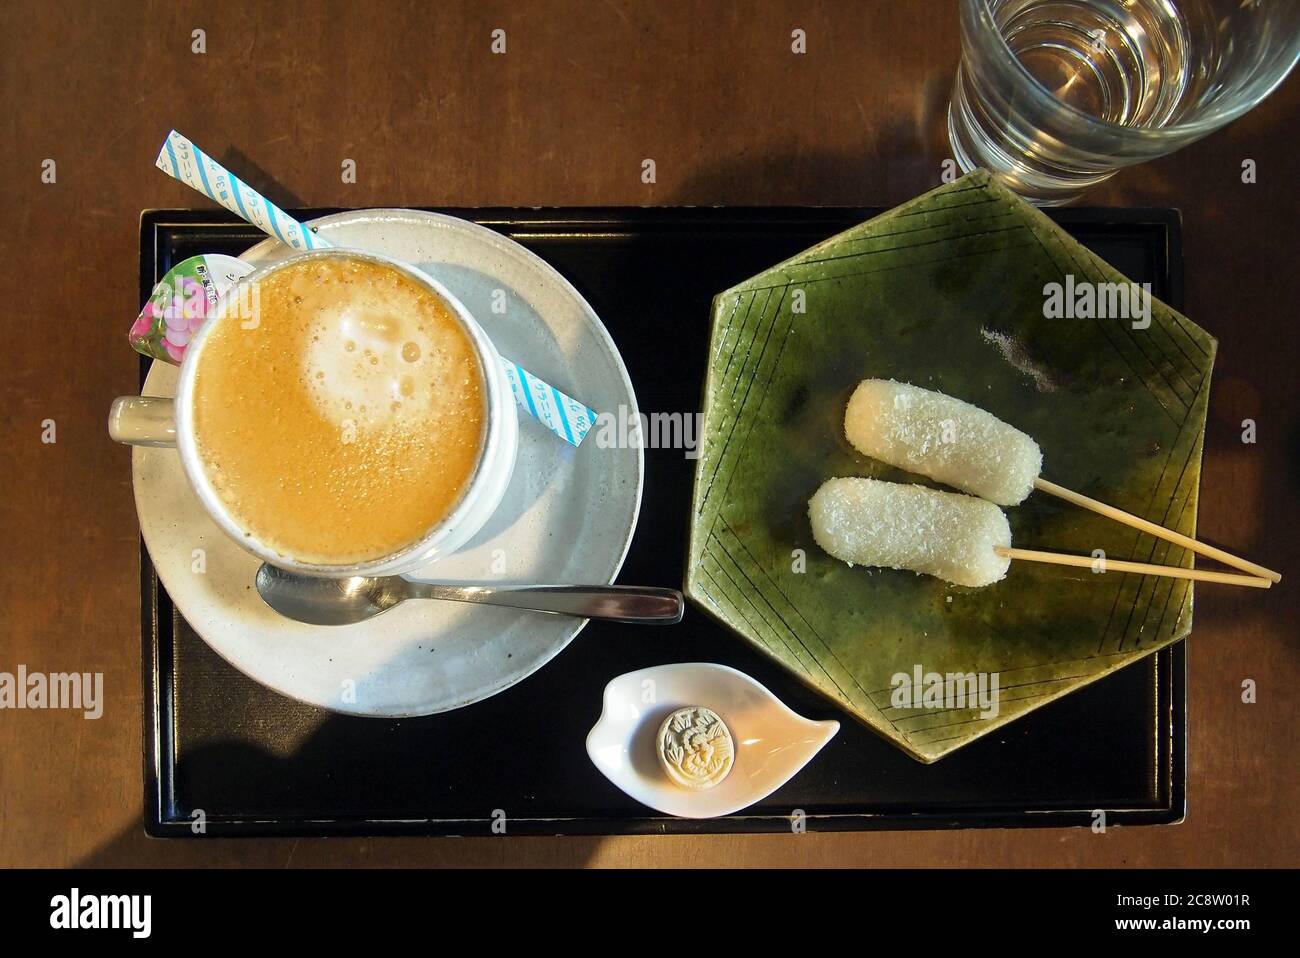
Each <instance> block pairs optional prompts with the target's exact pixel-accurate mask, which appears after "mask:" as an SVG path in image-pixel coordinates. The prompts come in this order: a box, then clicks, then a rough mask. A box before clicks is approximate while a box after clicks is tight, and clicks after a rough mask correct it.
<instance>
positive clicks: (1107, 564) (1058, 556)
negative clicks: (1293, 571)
mask: <svg viewBox="0 0 1300 958" xmlns="http://www.w3.org/2000/svg"><path fill="white" fill-rule="evenodd" d="M993 551H994V552H996V553H997V554H998V555H1000V556H1003V557H1004V558H1007V559H1021V560H1025V561H1028V562H1047V563H1050V564H1052V565H1068V566H1074V567H1075V568H1077V569H1090V568H1092V567H1093V565H1094V564H1095V563H1097V562H1101V563H1102V564H1103V566H1102V568H1103V572H1138V573H1141V574H1142V575H1162V576H1166V577H1168V578H1171V579H1195V580H1196V581H1197V582H1219V583H1222V584H1223V585H1245V586H1250V587H1251V588H1253V589H1267V588H1270V587H1271V586H1272V585H1273V583H1272V581H1270V580H1269V579H1263V578H1260V577H1259V576H1253V575H1236V574H1235V573H1231V572H1211V571H1210V570H1208V569H1184V568H1183V567H1182V566H1175V565H1152V564H1151V563H1149V562H1129V561H1128V560H1127V559H1094V558H1093V557H1092V556H1078V555H1071V554H1069V553H1066V552H1039V551H1037V550H1035V549H1010V548H1007V547H1006V546H994V547H993Z"/></svg>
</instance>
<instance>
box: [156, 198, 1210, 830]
mask: <svg viewBox="0 0 1300 958" xmlns="http://www.w3.org/2000/svg"><path fill="white" fill-rule="evenodd" d="M331 212H337V211H336V210H302V211H297V212H295V213H294V215H296V216H298V217H299V218H300V219H310V218H312V217H315V216H320V215H324V214H326V213H331ZM439 212H445V213H451V214H453V215H456V216H461V217H464V218H466V219H470V220H473V221H475V222H478V223H481V224H483V225H485V226H488V227H490V228H492V229H495V230H497V231H499V232H501V233H503V234H505V235H506V236H509V237H511V238H512V239H514V240H516V241H518V242H520V243H522V244H523V245H524V246H526V247H528V248H529V249H532V250H534V251H535V252H537V253H538V254H540V255H541V256H542V257H544V258H545V259H546V260H548V261H549V262H550V263H551V264H553V265H554V266H555V267H556V268H557V269H559V270H560V272H561V273H563V274H564V275H565V276H566V277H567V278H568V279H569V280H570V281H571V282H572V283H573V284H574V285H575V286H576V287H577V288H578V289H579V291H581V292H582V294H583V295H584V296H585V297H586V298H587V300H588V301H589V302H590V303H591V305H592V306H593V307H594V308H595V310H596V312H597V313H598V314H599V315H600V316H601V318H602V319H603V320H604V322H605V325H606V326H607V327H608V328H609V331H610V334H611V335H612V336H613V338H614V341H615V343H617V345H618V347H619V349H620V350H621V352H622V354H623V358H624V361H625V362H626V364H627V367H628V371H629V373H630V374H631V377H632V382H633V384H634V386H635V387H636V391H637V399H638V402H639V404H640V407H641V409H642V411H644V412H647V413H649V412H693V411H696V410H698V408H699V400H700V394H701V387H702V383H703V376H704V366H705V359H706V354H707V344H708V337H709V303H710V300H711V298H712V297H713V295H714V294H715V293H717V292H718V291H719V290H721V289H725V288H727V287H729V286H731V285H733V284H734V283H737V282H739V281H740V280H742V279H744V278H746V277H748V276H751V275H753V274H755V273H757V272H759V271H760V270H761V269H763V268H764V267H766V266H768V265H771V264H772V263H775V262H777V261H779V260H782V259H785V258H786V257H788V256H790V255H792V254H794V253H796V252H798V251H800V250H802V249H804V248H806V247H808V246H810V245H812V244H813V243H815V242H818V241H819V240H822V239H824V238H826V237H827V236H830V235H832V234H834V233H837V232H839V231H840V230H842V229H844V228H846V227H848V226H850V225H853V224H855V223H858V222H861V221H862V220H864V219H867V218H869V217H871V216H873V215H875V214H876V213H878V212H880V211H879V210H871V209H842V208H816V209H788V208H739V209H707V208H678V209H622V208H613V209H554V210H531V209H450V210H440V211H439ZM1052 215H1053V218H1054V219H1056V220H1057V221H1058V222H1059V223H1060V224H1061V225H1062V226H1063V227H1065V228H1066V229H1067V230H1068V231H1069V232H1071V233H1072V234H1073V235H1074V236H1075V237H1077V238H1078V239H1079V240H1080V242H1082V243H1083V244H1084V245H1085V246H1088V247H1089V248H1090V249H1092V250H1094V251H1095V252H1096V253H1098V254H1099V255H1100V256H1101V257H1102V258H1104V259H1106V260H1107V261H1109V262H1110V263H1111V264H1112V265H1114V266H1115V267H1116V268H1117V269H1119V270H1120V271H1121V272H1122V273H1124V274H1126V275H1127V276H1128V277H1130V278H1131V279H1133V280H1135V281H1137V282H1150V283H1151V284H1152V289H1153V292H1154V293H1155V295H1156V296H1158V297H1159V298H1160V299H1163V300H1164V301H1165V302H1167V303H1169V304H1170V305H1172V306H1174V307H1175V308H1181V306H1182V276H1181V269H1182V262H1181V253H1180V249H1179V235H1180V234H1179V218H1178V214H1177V213H1176V212H1173V211H1167V210H1095V209H1070V210H1063V211H1058V212H1055V213H1053V214H1052ZM261 239H262V235H261V234H260V233H259V232H258V231H257V230H256V229H255V228H253V227H251V226H249V225H247V224H245V223H242V222H240V221H238V220H236V219H235V218H234V217H232V216H231V215H230V214H227V213H225V212H224V211H207V210H153V211H149V212H146V213H145V214H144V215H143V217H142V218H141V255H140V296H141V303H142V304H143V302H144V299H145V298H146V297H147V296H148V294H149V292H150V290H151V289H152V287H153V284H154V283H155V282H156V280H157V278H158V277H161V276H162V274H163V273H165V272H166V271H167V269H169V268H170V267H171V266H172V265H173V264H174V263H176V262H179V261H180V260H182V259H184V258H186V257H189V256H193V255H195V254H198V253H213V252H219V253H229V254H238V253H240V252H242V251H243V250H245V249H247V248H248V247H249V246H251V245H253V244H254V243H256V242H258V241H260V240H261ZM147 367H148V361H147V360H142V362H141V381H143V377H144V373H145V372H146V371H147ZM693 469H694V460H692V459H689V458H687V457H686V456H685V455H684V454H683V452H682V451H681V450H667V449H649V450H647V451H646V487H645V496H644V501H643V503H642V509H641V518H640V524H639V526H638V530H637V534H636V538H635V539H634V541H633V544H632V549H631V552H630V553H629V555H628V559H627V562H626V564H625V565H624V567H623V572H622V574H621V576H620V581H623V582H634V583H640V584H650V585H680V583H681V582H682V579H683V562H684V561H685V560H684V557H685V555H686V537H687V525H688V519H689V509H690V498H691V482H692V475H693ZM141 624H142V632H143V642H144V665H143V669H144V690H145V696H144V703H145V708H144V723H145V735H144V767H145V826H146V829H147V830H148V832H149V833H150V834H152V835H157V836H190V835H193V834H195V829H193V828H192V827H191V826H192V825H193V822H194V820H195V817H196V813H197V812H199V811H200V810H201V812H202V819H203V821H204V823H205V830H204V834H206V835H327V834H438V835H442V834H449V835H488V834H493V829H492V825H493V822H494V821H500V820H501V816H502V815H503V814H504V816H505V819H504V820H505V828H506V833H507V834H620V833H624V834H642V833H653V832H664V833H705V832H747V831H756V832H758V831H787V830H789V829H790V828H791V818H790V816H791V814H792V813H793V812H794V811H795V810H796V809H799V810H802V812H803V813H804V816H805V818H804V821H805V823H806V828H807V829H808V830H810V831H825V830H856V829H881V828H893V829H912V828H960V827H981V826H986V827H987V826H992V827H1022V826H1023V827H1028V826H1045V825H1091V824H1092V823H1093V821H1094V819H1095V813H1096V811H1098V810H1102V811H1104V812H1105V813H1106V822H1107V824H1108V825H1113V824H1125V825H1135V824H1162V823H1172V822H1178V821H1180V820H1181V819H1182V817H1183V813H1184V807H1185V796H1186V761H1185V758H1186V756H1185V751H1186V746H1185V730H1186V715H1187V712H1186V699H1185V689H1186V683H1185V670H1186V653H1185V648H1184V644H1183V643H1177V644H1175V645H1173V646H1171V647H1169V648H1166V649H1164V650H1162V651H1160V652H1158V653H1156V654H1154V655H1152V656H1150V657H1148V658H1146V659H1144V660H1142V661H1141V662H1139V663H1137V664H1135V665H1133V666H1131V667H1129V668H1127V669H1124V670H1122V671H1120V672H1117V673H1116V674H1114V675H1112V676H1109V677H1108V678H1106V679H1103V680H1101V681H1099V682H1097V683H1095V684H1093V685H1091V686H1088V687H1086V688H1084V689H1081V690H1080V691H1078V692H1076V693H1074V694H1072V695H1070V696H1067V697H1065V698H1063V699H1061V700H1059V701H1057V702H1053V703H1051V704H1049V705H1047V706H1045V707H1043V708H1041V709H1039V710H1038V711H1036V712H1034V713H1032V714H1031V715H1029V716H1027V717H1025V718H1024V719H1022V720H1020V721H1017V722H1016V723H1014V724H1012V725H1010V726H1008V727H1007V729H1006V730H1005V732H1004V733H1003V734H998V735H990V736H988V737H986V738H984V739H982V740H980V741H978V742H975V743H973V744H972V745H970V746H968V747H966V748H964V749H962V750H961V751H960V752H957V753H955V754H953V755H951V756H949V757H948V758H945V759H944V760H943V761H941V762H938V763H937V764H934V765H922V764H920V763H918V762H916V761H914V760H913V759H911V758H909V757H908V756H907V755H905V754H904V753H903V752H901V751H899V750H898V749H896V748H894V747H893V746H892V745H890V744H889V743H887V742H885V741H884V740H883V739H880V738H878V737H877V736H876V735H875V734H874V733H872V732H870V731H869V730H868V729H867V728H866V727H865V726H862V725H860V724H858V723H856V722H855V721H854V720H852V719H850V718H848V717H847V716H845V715H842V714H840V713H839V711H838V710H837V709H836V708H835V707H834V706H832V705H831V704H829V703H828V702H827V701H825V700H823V699H821V698H820V697H819V696H818V695H817V694H816V693H814V692H812V691H810V690H808V689H807V688H805V687H804V686H803V685H802V684H801V683H800V682H799V681H797V680H796V679H794V678H793V677H791V676H789V675H787V674H786V673H784V672H783V671H782V670H781V669H780V668H779V667H778V666H776V665H774V664H773V663H771V662H770V661H768V660H767V659H765V658H763V657H761V656H760V655H759V654H758V653H757V652H754V651H751V650H750V648H749V647H747V646H746V644H745V643H743V642H742V641H740V640H738V639H737V638H736V637H734V636H733V635H731V634H730V633H729V632H728V631H727V630H726V629H724V628H723V627H722V626H720V625H718V624H717V623H715V622H714V621H713V620H711V619H709V618H708V617H706V616H705V615H703V614H702V613H700V612H699V611H698V610H696V609H693V608H688V610H687V613H686V617H685V619H684V620H683V622H682V623H681V625H679V626H676V627H674V628H668V629H664V628H646V627H641V628H637V627H633V626H620V625H615V624H606V623H591V624H589V625H588V626H587V627H586V629H584V630H583V631H582V633H581V634H580V635H579V636H578V637H577V638H576V639H575V640H574V641H573V643H572V644H571V645H570V646H569V648H568V649H566V650H565V651H564V652H562V653H561V654H560V655H559V656H558V657H557V658H556V659H555V660H554V661H553V662H551V663H550V664H549V665H547V666H546V667H545V668H543V669H542V670H541V671H540V672H538V673H536V674H535V675H533V676H531V677H530V678H528V679H526V680H524V681H523V682H521V683H520V684H518V685H516V686H515V687H513V688H511V689H509V690H507V691H505V692H503V693H501V694H499V695H497V696H495V697H493V698H490V699H488V700H486V701H483V702H480V703H477V704H475V705H471V706H469V707H466V708H463V709H459V710H457V711H454V712H448V713H443V714H441V715H434V716H429V717H427V718H419V719H401V720H387V719H363V718H354V717H349V716H344V715H336V714H333V713H329V712H325V711H323V710H320V709H317V708H313V707H311V706H307V705H303V704H301V703H299V702H295V701H292V700H290V699H287V698H284V697H282V696H280V695H278V694H277V693H275V692H272V691H270V690H268V689H265V688H263V687H261V686H259V685H257V684H256V683H255V682H253V681H252V680H251V679H248V678H246V677H245V676H244V675H242V674H241V673H239V672H238V671H236V670H235V669H234V668H233V667H231V666H229V665H227V664H226V662H225V661H224V660H222V659H221V658H220V657H219V656H218V655H217V654H216V653H215V652H213V651H212V650H211V649H209V648H208V647H207V645H206V644H204V642H203V640H202V639H200V638H199V637H198V635H196V634H195V632H194V631H193V630H192V629H191V628H190V626H189V625H188V624H187V623H186V622H185V621H184V620H183V619H181V618H180V617H179V615H178V614H177V613H176V612H175V610H174V609H173V607H172V604H171V602H170V600H169V598H168V596H167V594H166V592H165V591H164V590H163V588H162V586H161V584H160V583H159V582H158V579H157V577H156V576H155V574H154V570H153V567H152V565H151V564H150V561H149V556H148V553H147V552H145V551H144V550H143V548H142V550H141ZM685 661H708V662H720V663H723V664H726V665H730V666H733V667H735V668H738V669H740V670H742V671H744V672H747V673H749V674H750V675H752V676H754V678H756V679H757V680H758V681H760V682H762V683H763V684H764V685H766V686H768V688H770V689H772V691H773V692H775V693H776V694H777V695H778V696H780V697H781V698H782V699H783V700H784V701H785V702H786V703H787V704H788V705H790V707H791V708H793V709H795V710H796V711H798V712H800V713H802V714H804V715H807V716H809V717H811V718H839V719H840V721H841V724H842V726H843V728H842V729H841V731H840V734H839V735H837V736H836V737H835V739H833V740H832V741H831V743H830V744H829V745H828V746H827V747H826V749H825V750H824V751H823V752H822V753H821V754H820V755H818V756H817V758H816V759H814V760H813V762H812V763H811V764H810V765H809V766H808V767H807V768H805V769H804V770H803V772H801V773H800V774H799V775H798V776H797V777H796V778H795V779H794V780H793V781H791V782H790V783H788V784H787V785H785V786H784V787H783V788H781V789H780V790H778V791H777V792H776V793H775V794H773V795H772V796H770V797H769V798H768V799H766V800H764V801H763V802H760V803H759V804H758V805H755V806H753V807H751V808H749V809H747V810H746V811H744V812H743V813H741V814H738V815H734V816H730V817H727V818H722V819H714V820H709V821H687V820H683V819H676V818H671V817H668V816H664V815H660V814H659V813H657V812H653V811H652V810H650V809H647V808H645V807H643V806H641V805H640V804H638V803H637V802H635V801H633V800H632V799H630V798H628V797H627V796H625V795H623V793H622V792H620V791H618V790H617V789H616V788H615V787H614V786H613V785H612V784H611V783H610V782H608V781H607V780H606V779H605V778H604V777H603V776H602V775H601V774H600V773H599V772H597V771H596V769H595V768H594V767H593V766H592V764H591V763H590V762H589V761H588V759H587V755H586V751H585V749H584V740H585V738H586V735H587V731H588V730H589V729H590V727H591V726H592V724H593V723H594V722H595V721H596V719H597V717H598V716H599V714H600V710H601V692H602V690H603V688H604V686H605V683H606V682H607V681H608V680H609V679H611V678H613V677H614V676H616V675H619V674H621V673H623V672H627V671H631V670H633V669H639V668H644V667H647V666H650V665H658V664H662V663H666V662H685ZM543 709H547V710H548V711H549V716H550V718H549V721H548V722H547V723H545V724H543V723H540V722H537V721H536V717H537V715H538V714H539V713H540V712H541V711H542V710H543ZM467 729H473V730H474V734H473V735H465V734H463V733H464V732H465V730H467ZM484 729H490V730H491V736H490V737H491V739H492V741H494V742H495V747H493V748H488V749H485V748H484V747H483V742H484V732H483V730H484ZM462 743H472V744H462ZM498 830H499V829H498Z"/></svg>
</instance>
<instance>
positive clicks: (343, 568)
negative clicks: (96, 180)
mask: <svg viewBox="0 0 1300 958" xmlns="http://www.w3.org/2000/svg"><path fill="white" fill-rule="evenodd" d="M338 257H346V258H348V259H359V260H363V261H366V262H370V263H377V264H381V265H384V266H389V267H392V268H393V269H396V270H398V271H399V272H401V273H403V274H404V275H406V276H407V277H409V278H410V279H411V280H413V281H414V282H415V283H417V284H418V285H420V286H422V287H424V288H425V289H427V290H429V291H430V292H432V293H434V294H435V295H437V296H438V297H439V298H440V299H442V300H443V302H445V303H446V304H447V306H448V307H449V309H450V311H451V313H452V315H453V316H454V317H455V318H456V319H457V320H458V321H459V322H460V325H461V327H462V329H464V331H465V333H466V335H467V336H468V337H469V341H470V343H471V345H472V347H473V349H474V354H475V356H476V358H477V359H478V362H479V366H480V368H481V369H482V371H483V379H484V386H485V388H484V390H483V395H484V401H485V404H486V407H487V408H486V410H485V414H486V415H485V417H484V422H485V428H484V435H483V444H482V447H481V449H480V450H479V457H478V461H477V463H475V466H474V471H473V473H472V475H471V476H470V480H469V483H468V484H467V485H466V487H465V491H464V492H463V493H462V494H461V497H460V499H459V501H458V502H457V503H456V505H455V506H454V507H453V508H452V510H451V512H450V513H448V514H447V516H446V517H445V518H444V519H443V520H442V521H441V522H439V523H438V524H437V525H435V526H434V527H433V528H432V529H429V530H428V531H427V532H426V533H425V534H424V535H423V536H422V537H421V538H420V539H419V540H417V541H416V542H414V543H412V544H411V545H409V546H406V547H405V548H403V549H401V550H399V551H397V552H394V553H392V554H390V555H387V556H382V557H380V558H378V559H373V560H370V561H367V562H360V563H352V564H349V565H323V564H319V563H311V562H302V561H299V560H297V559H294V558H293V557H292V556H286V555H282V554H281V553H279V552H277V551H276V550H274V549H272V548H271V547H270V546H268V545H266V544H265V543H263V542H261V541H260V540H259V539H258V538H257V537H256V536H255V535H253V534H251V532H250V531H249V530H247V529H244V528H243V527H241V526H240V524H239V523H238V522H236V521H235V519H234V517H233V516H231V514H230V512H229V510H227V509H226V507H225V505H224V503H223V502H222V501H221V498H220V497H219V496H218V495H217V493H216V490H215V489H214V488H213V486H212V482H211V480H210V479H209V478H208V476H207V473H206V471H205V470H204V468H203V461H202V459H201V457H200V456H199V454H198V447H197V445H196V443H195V437H194V414H193V413H194V408H193V396H194V378H195V371H196V370H197V369H198V366H199V364H200V363H201V362H202V361H203V344H204V343H205V342H206V341H207V339H208V334H209V333H210V332H211V331H212V329H213V328H214V327H215V326H216V325H217V324H219V323H222V322H239V321H240V317H239V315H238V314H237V313H230V314H223V313H222V311H221V310H220V309H219V310H218V312H217V314H216V315H214V316H213V317H211V318H210V319H208V320H207V321H206V322H205V323H204V324H203V326H202V327H200V329H199V331H198V333H197V334H196V335H195V337H194V339H193V340H191V342H190V344H189V346H188V347H187V349H186V352H185V358H184V360H183V361H182V362H181V367H180V379H179V381H178V382H177V386H176V398H175V399H174V400H173V399H166V398H162V397H157V396H124V397H121V398H119V399H117V400H115V401H114V402H113V407H112V410H111V411H110V413H109V417H108V432H109V435H110V436H111V437H112V438H113V439H114V440H116V441H117V442H122V443H127V444H130V445H134V446H174V447H176V449H177V450H178V452H179V454H180V457H181V464H182V465H183V466H184V468H185V475H186V478H187V479H188V480H189V483H190V486H191V487H192V488H193V489H194V493H195V495H197V496H198V499H199V502H200V503H202V505H203V508H204V509H205V510H207V512H208V514H209V515H210V516H211V517H212V519H213V521H214V522H216V524H217V525H218V526H220V527H221V529H222V530H223V531H224V532H226V534H227V535H229V536H230V537H231V538H232V539H234V541H235V542H237V543H239V545H240V546H242V547H243V548H245V549H247V550H248V551H249V552H251V553H253V555H255V556H257V557H258V558H259V559H262V560H263V561H264V562H269V563H271V564H272V565H275V566H278V567H279V568H281V569H288V570H290V571H293V572H301V573H304V574H307V575H321V576H334V577H339V578H345V577H349V576H358V575H400V574H401V573H404V572H411V571H414V570H415V569H418V568H419V567H420V566H423V565H427V564H428V563H430V562H433V561H435V560H437V559H439V558H442V557H443V556H446V555H450V554H451V553H453V552H455V551H456V550H457V549H459V548H460V547H461V546H463V545H465V543H467V542H468V541H469V540H470V539H471V538H473V536H474V535H475V533H477V532H478V531H479V530H480V529H481V528H482V527H483V525H484V524H485V523H486V522H487V520H488V519H489V518H490V517H491V515H492V513H493V512H495V511H496V508H497V506H498V505H500V503H501V498H502V496H504V495H505V491H506V486H508V485H509V484H510V477H511V474H512V473H513V472H514V466H515V452H516V448H517V446H518V439H519V419H518V415H517V413H516V411H515V402H514V396H513V394H512V393H511V391H510V383H509V380H508V379H507V378H506V375H505V372H504V370H503V369H502V367H501V359H500V356H499V355H498V354H497V351H496V347H494V346H493V345H492V341H491V340H490V339H488V337H487V334H486V333H484V332H483V330H482V328H481V327H480V326H479V325H478V323H477V322H475V321H474V317H473V316H471V315H470V313H469V310H467V309H466V308H465V306H464V305H463V304H462V303H461V302H460V301H459V300H458V299H456V297H455V296H453V295H452V294H451V293H450V292H449V291H448V290H447V288H446V287H445V286H443V285H442V284H441V283H439V282H438V281H437V280H435V279H434V278H433V277H431V276H429V275H428V274H426V273H424V272H422V271H420V270H418V269H416V268H414V267H413V266H410V265H409V264H406V263H402V262H399V261H398V260H395V259H392V258H390V257H387V256H381V255H378V254H376V253H369V252H364V251H362V250H352V249H343V248H338V247H334V248H331V249H327V250H315V251H311V252H307V253H299V254H297V255H295V256H290V257H288V258H287V259H284V260H281V261H280V262H277V263H271V264H269V265H267V266H264V267H262V268H261V269H258V270H255V271H254V272H252V273H250V274H249V275H248V276H246V277H244V279H242V280H241V281H240V282H241V283H243V284H251V283H256V282H258V281H260V280H262V279H264V278H266V277H268V276H270V275H271V274H272V273H275V272H278V271H279V270H282V269H287V268H289V267H291V266H294V265H296V264H298V263H301V262H303V261H305V260H312V259H331V258H338ZM235 292H236V291H235V290H231V293H230V294H228V295H229V296H233V295H234V294H235Z"/></svg>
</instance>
